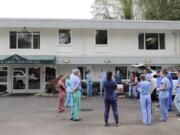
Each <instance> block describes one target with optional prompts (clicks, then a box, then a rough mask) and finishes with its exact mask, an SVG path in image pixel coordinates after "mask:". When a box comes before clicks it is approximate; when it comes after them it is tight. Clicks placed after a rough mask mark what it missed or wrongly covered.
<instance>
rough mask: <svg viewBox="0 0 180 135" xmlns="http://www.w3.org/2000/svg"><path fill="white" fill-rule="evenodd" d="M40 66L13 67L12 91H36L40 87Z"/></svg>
mask: <svg viewBox="0 0 180 135" xmlns="http://www.w3.org/2000/svg"><path fill="white" fill-rule="evenodd" d="M40 69H41V68H40V67H13V68H12V91H13V93H18V92H21V93H23V92H24V93H27V92H28V93H37V91H38V90H40V89H41V74H40V73H41V72H40Z"/></svg>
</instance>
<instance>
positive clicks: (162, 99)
mask: <svg viewBox="0 0 180 135" xmlns="http://www.w3.org/2000/svg"><path fill="white" fill-rule="evenodd" d="M167 92H168V91H165V92H164V91H163V92H162V91H160V93H159V105H160V115H161V120H163V121H166V120H167V119H168V97H169V94H168V93H167Z"/></svg>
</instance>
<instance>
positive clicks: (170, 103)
mask: <svg viewBox="0 0 180 135" xmlns="http://www.w3.org/2000/svg"><path fill="white" fill-rule="evenodd" d="M167 78H168V79H169V81H170V87H169V98H168V111H172V91H173V81H172V75H171V73H168V74H167Z"/></svg>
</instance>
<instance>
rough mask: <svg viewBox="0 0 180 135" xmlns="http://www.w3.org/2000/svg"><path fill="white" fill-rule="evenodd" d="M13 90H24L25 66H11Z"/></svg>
mask: <svg viewBox="0 0 180 135" xmlns="http://www.w3.org/2000/svg"><path fill="white" fill-rule="evenodd" d="M12 73H13V90H20V91H24V92H25V91H26V84H27V81H26V68H13V71H12Z"/></svg>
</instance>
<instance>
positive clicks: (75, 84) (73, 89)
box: [58, 69, 82, 121]
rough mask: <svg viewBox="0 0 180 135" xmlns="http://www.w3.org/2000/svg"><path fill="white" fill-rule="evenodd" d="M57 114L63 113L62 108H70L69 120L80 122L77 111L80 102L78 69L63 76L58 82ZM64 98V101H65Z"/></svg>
mask: <svg viewBox="0 0 180 135" xmlns="http://www.w3.org/2000/svg"><path fill="white" fill-rule="evenodd" d="M58 90H59V110H58V111H59V112H60V113H62V112H64V107H65V106H66V107H71V114H70V120H73V121H80V120H81V119H80V118H79V110H80V102H81V90H82V86H81V79H80V71H79V69H73V70H72V74H71V75H63V76H61V77H60V79H59V81H58ZM65 97H66V101H65Z"/></svg>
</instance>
